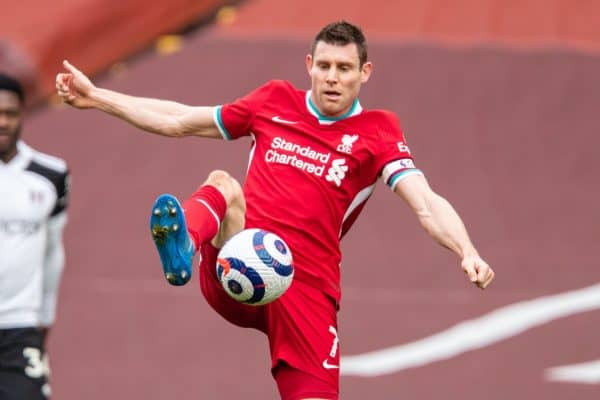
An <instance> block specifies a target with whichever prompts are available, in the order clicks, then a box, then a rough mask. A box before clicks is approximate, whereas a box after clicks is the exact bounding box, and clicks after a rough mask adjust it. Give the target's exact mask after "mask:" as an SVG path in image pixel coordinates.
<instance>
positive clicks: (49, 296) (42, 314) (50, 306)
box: [39, 212, 67, 327]
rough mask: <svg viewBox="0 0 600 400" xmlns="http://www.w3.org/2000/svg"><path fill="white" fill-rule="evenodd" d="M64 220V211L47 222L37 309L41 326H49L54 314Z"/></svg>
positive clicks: (59, 273) (60, 266) (65, 220)
mask: <svg viewBox="0 0 600 400" xmlns="http://www.w3.org/2000/svg"><path fill="white" fill-rule="evenodd" d="M66 222H67V216H66V214H65V213H64V212H63V213H61V214H59V215H57V216H55V217H52V218H51V219H50V221H49V222H48V239H47V244H46V252H45V259H44V275H43V276H44V281H43V292H42V304H41V307H40V310H39V321H40V326H41V327H49V326H51V325H52V323H53V322H54V318H55V315H56V302H57V298H58V291H59V286H60V280H61V276H62V272H63V269H64V265H65V251H64V246H63V240H62V235H63V230H64V227H65V224H66Z"/></svg>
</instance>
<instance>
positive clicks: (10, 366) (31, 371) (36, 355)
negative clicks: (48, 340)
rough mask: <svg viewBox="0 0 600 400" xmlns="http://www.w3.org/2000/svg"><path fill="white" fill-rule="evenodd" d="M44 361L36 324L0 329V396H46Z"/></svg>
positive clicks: (42, 399)
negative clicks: (31, 326) (27, 326)
mask: <svg viewBox="0 0 600 400" xmlns="http://www.w3.org/2000/svg"><path fill="white" fill-rule="evenodd" d="M48 375H49V370H48V361H47V357H46V352H45V350H44V338H43V334H42V332H41V331H40V330H38V329H37V328H15V329H0V399H2V400H17V399H18V400H23V399H27V400H29V399H31V400H47V399H48V397H49V395H50V387H49V385H48Z"/></svg>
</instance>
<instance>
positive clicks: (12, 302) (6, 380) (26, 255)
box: [0, 73, 69, 400]
mask: <svg viewBox="0 0 600 400" xmlns="http://www.w3.org/2000/svg"><path fill="white" fill-rule="evenodd" d="M24 101H25V96H24V92H23V87H22V86H21V84H20V83H19V82H18V81H17V80H16V79H15V78H13V77H12V76H8V75H5V74H2V73H0V398H1V399H3V400H17V399H32V400H36V399H47V398H48V396H49V394H50V387H49V384H48V372H49V371H48V363H47V357H46V352H45V343H44V342H45V339H46V336H47V334H48V331H49V329H50V327H51V325H52V323H53V322H54V318H55V308H56V300H57V294H58V288H59V281H60V277H61V272H62V269H63V264H64V249H63V240H62V235H63V228H64V226H65V223H66V219H67V216H66V207H67V197H68V194H67V190H68V184H67V182H68V179H69V173H68V169H67V165H66V163H65V162H64V161H63V160H61V159H58V158H55V157H51V156H49V155H46V154H43V153H40V152H38V151H36V150H34V149H33V148H31V147H29V146H28V145H26V144H25V143H24V142H23V141H21V140H20V136H21V125H22V120H23V112H24Z"/></svg>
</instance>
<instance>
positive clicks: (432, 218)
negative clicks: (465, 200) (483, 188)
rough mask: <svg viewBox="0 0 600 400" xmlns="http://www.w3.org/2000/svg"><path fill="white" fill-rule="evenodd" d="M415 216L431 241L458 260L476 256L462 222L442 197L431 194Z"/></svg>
mask: <svg viewBox="0 0 600 400" xmlns="http://www.w3.org/2000/svg"><path fill="white" fill-rule="evenodd" d="M417 216H418V218H419V222H420V223H421V226H422V227H423V228H424V229H425V230H426V231H427V233H428V234H429V235H430V236H431V237H432V238H433V239H435V240H436V241H437V242H438V243H440V244H441V245H442V246H444V247H446V248H448V249H450V250H452V251H453V252H454V253H456V254H457V255H458V256H459V257H460V258H464V257H467V256H474V255H477V250H475V247H474V246H473V244H472V242H471V239H470V238H469V235H468V233H467V230H466V228H465V225H464V223H463V221H462V220H461V218H460V217H459V215H458V213H457V212H456V211H455V210H454V208H453V207H452V205H451V204H450V203H449V202H448V201H447V200H446V199H444V198H443V197H441V196H439V195H437V194H435V193H433V192H432V193H431V195H430V196H429V197H428V198H427V200H426V204H425V207H423V208H422V209H421V210H417Z"/></svg>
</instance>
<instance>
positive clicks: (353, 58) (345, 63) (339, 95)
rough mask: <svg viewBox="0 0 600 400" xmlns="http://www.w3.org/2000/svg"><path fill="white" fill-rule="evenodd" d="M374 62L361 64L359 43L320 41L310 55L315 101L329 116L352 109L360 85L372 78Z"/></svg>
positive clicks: (339, 114)
mask: <svg viewBox="0 0 600 400" xmlns="http://www.w3.org/2000/svg"><path fill="white" fill-rule="evenodd" d="M372 67H373V66H372V65H371V63H370V62H366V63H364V64H363V65H362V67H361V66H360V60H359V58H358V49H357V47H356V44H354V43H350V44H347V45H345V46H336V45H333V44H329V43H325V42H323V41H320V42H318V43H317V45H316V46H315V51H314V54H313V55H310V54H309V55H307V56H306V68H307V70H308V74H309V75H310V78H311V83H312V85H311V86H312V87H311V88H312V101H313V103H314V104H315V106H316V107H317V108H318V110H319V112H320V113H321V114H323V115H325V116H327V117H339V116H342V115H344V114H345V113H346V112H348V111H349V110H350V107H351V106H352V104H353V102H354V99H356V98H357V97H358V93H359V92H360V85H361V84H363V83H365V82H367V80H369V76H370V75H371V70H372Z"/></svg>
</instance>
